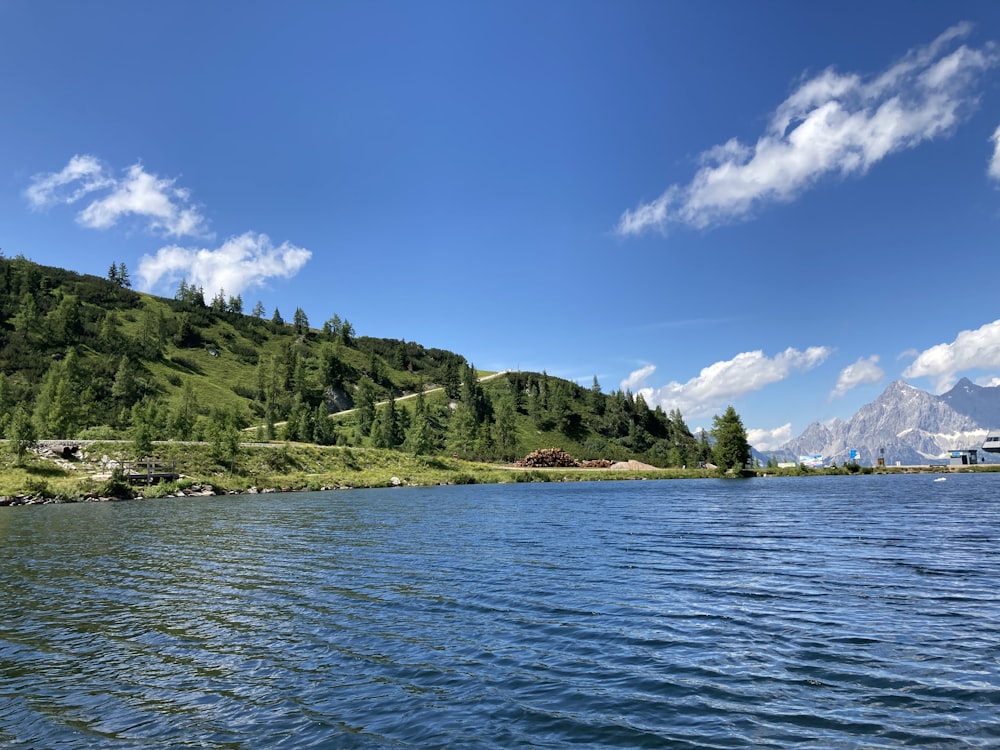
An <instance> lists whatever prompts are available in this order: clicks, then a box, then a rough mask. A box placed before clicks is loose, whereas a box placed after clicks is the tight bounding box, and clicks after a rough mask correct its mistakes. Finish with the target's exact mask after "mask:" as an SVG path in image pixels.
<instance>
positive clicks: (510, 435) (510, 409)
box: [493, 396, 518, 461]
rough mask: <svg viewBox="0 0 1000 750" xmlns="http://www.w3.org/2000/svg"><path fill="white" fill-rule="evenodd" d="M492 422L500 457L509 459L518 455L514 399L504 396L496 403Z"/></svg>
mask: <svg viewBox="0 0 1000 750" xmlns="http://www.w3.org/2000/svg"><path fill="white" fill-rule="evenodd" d="M495 412H496V414H495V418H494V422H493V438H494V441H495V443H496V447H497V451H498V453H499V455H500V458H502V459H505V460H508V461H509V460H511V459H513V458H516V457H517V455H518V451H517V412H516V410H515V409H514V400H513V399H512V398H511V397H510V396H504V397H502V398H500V399H499V401H498V402H497V404H496V409H495Z"/></svg>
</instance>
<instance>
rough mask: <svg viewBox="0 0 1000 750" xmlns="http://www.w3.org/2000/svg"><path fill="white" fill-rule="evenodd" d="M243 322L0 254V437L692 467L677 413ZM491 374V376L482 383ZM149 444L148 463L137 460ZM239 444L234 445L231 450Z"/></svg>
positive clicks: (299, 323) (272, 324)
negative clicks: (553, 456)
mask: <svg viewBox="0 0 1000 750" xmlns="http://www.w3.org/2000/svg"><path fill="white" fill-rule="evenodd" d="M255 313H256V314H246V313H245V312H244V311H243V302H242V300H241V299H240V298H238V297H237V298H229V299H223V298H222V297H221V295H219V296H217V297H216V298H215V299H213V300H211V301H206V300H205V299H204V295H203V293H202V291H201V290H199V289H194V288H193V287H189V286H187V285H186V284H184V283H182V284H181V286H180V288H179V289H178V293H177V295H176V296H175V298H174V299H166V298H162V297H156V296H152V295H148V294H141V293H138V292H135V291H133V290H132V289H131V288H130V285H129V281H128V275H127V271H126V269H125V268H124V266H121V267H120V268H116V267H114V266H113V267H112V268H111V270H110V271H109V274H108V278H100V277H96V276H90V275H83V274H78V273H74V272H72V271H68V270H64V269H60V268H51V267H45V266H40V265H38V264H35V263H33V262H31V261H29V260H27V259H25V258H23V257H17V258H12V259H11V258H5V257H2V256H0V430H2V431H3V433H4V434H6V435H7V436H8V437H9V438H17V437H19V436H22V437H23V436H24V435H25V434H28V435H29V436H32V437H37V438H39V439H41V438H47V439H58V438H72V439H79V440H83V439H88V438H89V439H101V440H112V439H126V440H129V441H131V442H132V443H133V444H134V453H135V454H136V455H138V454H141V453H144V452H149V449H150V446H151V444H152V441H206V442H208V443H211V444H213V445H215V446H216V447H217V452H218V453H219V454H220V455H222V454H224V453H225V452H226V450H225V446H226V445H229V446H238V445H239V444H240V443H245V442H249V441H261V442H268V441H293V442H297V443H315V444H318V445H338V446H348V447H364V448H375V449H394V450H400V451H405V452H407V453H410V454H412V455H414V456H418V455H442V454H443V455H447V456H454V457H458V458H460V459H475V460H478V461H491V462H509V461H511V460H513V459H516V458H518V457H521V456H524V455H525V454H526V453H528V452H530V451H533V450H535V449H537V448H543V447H555V446H559V447H562V448H563V449H565V450H566V451H568V452H569V453H571V454H573V455H574V456H576V457H577V458H580V459H596V458H605V459H610V460H624V459H632V458H634V459H638V460H640V461H643V462H646V463H650V464H653V465H656V466H680V465H684V464H687V465H694V464H696V463H697V462H698V461H699V460H701V459H703V458H704V457H705V456H706V455H707V449H708V448H707V445H706V444H705V443H704V442H699V441H698V440H696V439H695V438H694V437H693V436H692V434H691V432H690V430H689V429H688V428H687V426H686V425H685V424H684V421H683V418H682V417H681V415H680V414H679V413H671V414H669V415H668V414H665V413H664V412H663V411H662V410H661V409H659V408H657V409H649V408H648V406H647V405H646V404H645V402H644V401H643V399H642V397H641V396H633V395H632V394H630V393H623V392H620V391H618V392H613V393H610V394H606V393H603V392H602V391H601V390H600V387H599V385H598V384H597V382H596V379H595V382H594V385H593V387H591V388H583V387H581V386H580V385H578V384H576V383H572V382H569V381H566V380H562V379H559V378H554V377H551V376H548V375H546V374H545V373H529V372H516V373H515V372H506V373H493V374H491V373H483V372H475V371H474V370H473V369H472V366H471V364H470V363H468V362H467V361H466V359H465V358H464V357H463V356H462V355H460V354H457V353H454V352H450V351H445V350H442V349H428V348H425V347H423V346H421V345H420V344H417V343H415V342H408V341H402V340H394V339H384V338H370V337H366V336H360V335H356V334H355V331H354V329H353V326H352V325H351V324H350V323H349V322H348V320H347V319H346V318H344V319H341V318H340V317H339V316H336V315H335V316H334V317H333V318H331V320H329V321H325V322H324V323H323V325H322V326H320V327H318V328H317V327H313V326H311V325H310V322H309V321H308V320H307V318H306V316H305V313H304V312H303V311H302V310H296V311H295V314H294V315H293V316H292V320H291V321H290V322H286V321H284V320H282V319H281V318H280V317H279V316H278V315H275V316H272V318H271V319H267V318H265V316H264V315H263V312H262V309H261V308H260V305H258V307H257V308H256V310H255ZM490 375H492V377H487V376H490ZM144 449H146V450H144ZM235 450H236V448H235V447H233V448H231V449H230V452H232V451H235Z"/></svg>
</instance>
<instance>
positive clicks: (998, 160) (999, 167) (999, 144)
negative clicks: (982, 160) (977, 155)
mask: <svg viewBox="0 0 1000 750" xmlns="http://www.w3.org/2000/svg"><path fill="white" fill-rule="evenodd" d="M990 140H991V141H992V142H993V156H992V157H991V158H990V164H989V167H988V168H987V170H986V172H987V174H989V176H990V177H992V178H993V179H994V180H1000V127H997V129H996V130H994V131H993V135H992V136H991V137H990Z"/></svg>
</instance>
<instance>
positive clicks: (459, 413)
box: [448, 401, 479, 458]
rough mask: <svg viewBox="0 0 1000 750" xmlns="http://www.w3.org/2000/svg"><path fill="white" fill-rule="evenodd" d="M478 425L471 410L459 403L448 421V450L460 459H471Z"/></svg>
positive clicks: (467, 405)
mask: <svg viewBox="0 0 1000 750" xmlns="http://www.w3.org/2000/svg"><path fill="white" fill-rule="evenodd" d="M478 435H479V424H478V423H477V422H476V416H475V414H473V412H472V408H471V407H470V406H469V404H467V403H466V402H465V401H460V402H459V403H458V405H457V406H456V407H455V411H454V412H452V415H451V419H450V420H449V421H448V448H449V449H450V450H451V451H452V452H453V453H455V454H457V455H459V456H461V457H462V458H472V457H474V456H475V454H476V438H477V437H478Z"/></svg>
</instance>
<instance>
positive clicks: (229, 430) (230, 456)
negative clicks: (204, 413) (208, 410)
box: [207, 409, 243, 471]
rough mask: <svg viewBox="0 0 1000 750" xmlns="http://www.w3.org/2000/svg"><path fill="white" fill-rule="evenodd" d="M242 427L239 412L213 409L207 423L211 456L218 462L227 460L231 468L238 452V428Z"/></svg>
mask: <svg viewBox="0 0 1000 750" xmlns="http://www.w3.org/2000/svg"><path fill="white" fill-rule="evenodd" d="M241 427H243V423H242V420H241V419H240V417H239V414H238V413H237V412H236V411H234V410H232V409H213V410H212V415H211V417H210V420H209V425H208V431H207V432H208V435H207V437H208V442H209V446H210V450H211V451H212V457H213V458H215V460H216V461H219V462H220V463H221V462H223V461H228V462H229V470H230V471H232V470H233V466H234V465H235V463H236V457H237V456H238V455H239V452H240V440H241V438H242V435H241V434H240V428H241Z"/></svg>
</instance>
